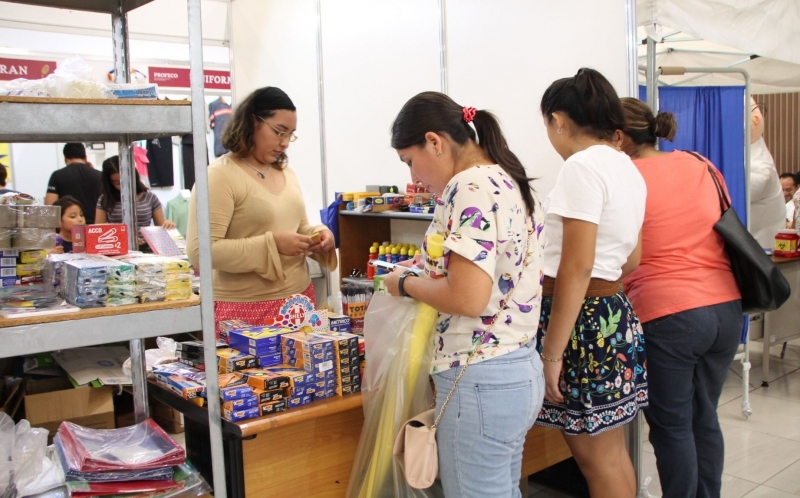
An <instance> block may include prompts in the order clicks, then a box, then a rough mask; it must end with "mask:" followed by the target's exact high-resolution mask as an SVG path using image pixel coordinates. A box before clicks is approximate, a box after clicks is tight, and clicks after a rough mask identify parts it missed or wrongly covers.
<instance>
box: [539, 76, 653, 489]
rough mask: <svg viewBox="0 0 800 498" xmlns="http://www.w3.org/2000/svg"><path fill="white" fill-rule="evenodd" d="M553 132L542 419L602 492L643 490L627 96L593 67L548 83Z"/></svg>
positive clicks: (643, 393)
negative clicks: (637, 434) (559, 162)
mask: <svg viewBox="0 0 800 498" xmlns="http://www.w3.org/2000/svg"><path fill="white" fill-rule="evenodd" d="M541 112H542V117H543V118H544V124H545V127H546V128H547V136H548V138H549V139H550V143H551V144H552V145H553V148H554V149H555V150H556V152H558V154H559V155H560V156H561V157H563V158H564V160H565V161H566V162H565V163H564V166H563V167H562V169H561V171H560V173H559V175H558V179H557V180H556V184H555V186H554V187H553V190H552V191H551V192H550V195H549V196H548V197H547V200H546V201H545V205H544V209H545V233H546V238H547V240H546V243H545V249H544V288H543V296H544V297H543V300H542V317H541V321H540V324H539V337H540V344H541V345H540V354H541V357H542V359H543V360H545V361H544V373H545V382H546V391H545V393H546V394H545V402H544V408H543V409H542V411H541V413H540V414H539V419H538V421H537V423H538V424H540V425H543V426H545V427H553V428H557V429H561V430H562V431H563V432H564V434H565V436H566V437H565V439H566V441H567V444H568V445H569V448H570V450H571V451H572V455H573V457H574V458H575V460H576V461H577V463H578V466H579V467H580V469H581V471H582V472H583V475H584V476H585V477H586V480H587V482H588V484H589V491H590V493H591V496H592V498H601V497H609V498H633V497H635V496H636V491H637V487H636V476H635V474H634V470H633V465H632V463H631V459H630V457H629V456H628V452H627V449H626V446H625V434H624V431H623V427H624V425H625V424H627V423H629V422H631V421H633V420H634V419H635V418H636V414H637V412H638V410H639V409H640V408H644V407H646V406H647V373H646V370H645V352H644V338H643V336H642V327H641V324H640V323H639V318H638V317H637V316H636V313H634V311H633V308H632V307H631V304H630V302H629V301H628V298H627V296H626V295H625V293H624V292H622V290H621V289H620V279H621V278H622V277H624V276H626V275H627V274H628V273H630V272H631V271H632V270H633V269H634V268H636V265H637V264H638V263H639V257H640V255H641V232H640V230H641V227H642V223H643V221H644V213H645V209H644V208H645V199H646V197H647V188H646V186H645V182H644V180H643V179H642V175H641V174H640V173H639V172H638V171H637V170H636V167H635V166H634V165H633V163H632V162H631V160H630V158H629V157H628V156H626V155H625V154H624V153H623V152H622V151H620V150H619V148H618V147H616V146H614V144H613V140H614V136H615V135H616V134H617V133H618V130H621V129H622V128H623V125H624V116H623V112H622V104H621V103H620V100H619V98H618V97H617V94H616V92H615V91H614V88H613V87H612V86H611V84H610V83H609V82H608V80H606V78H605V77H603V75H602V74H600V73H598V72H597V71H594V70H592V69H586V68H582V69H580V70H579V71H578V73H577V74H576V75H575V76H574V77H571V78H564V79H560V80H557V81H555V82H554V83H553V84H552V85H550V87H549V88H548V89H547V91H545V93H544V96H543V97H542V102H541Z"/></svg>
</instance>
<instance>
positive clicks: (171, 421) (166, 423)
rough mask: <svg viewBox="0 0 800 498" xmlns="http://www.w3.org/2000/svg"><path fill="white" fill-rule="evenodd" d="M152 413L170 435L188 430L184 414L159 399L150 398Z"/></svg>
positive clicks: (154, 418)
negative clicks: (185, 425)
mask: <svg viewBox="0 0 800 498" xmlns="http://www.w3.org/2000/svg"><path fill="white" fill-rule="evenodd" d="M150 413H151V416H152V417H153V420H155V421H156V422H157V423H158V425H160V426H161V427H162V428H163V429H164V430H165V431H167V432H168V433H170V434H180V433H182V432H184V431H185V430H186V428H185V427H184V422H183V413H181V412H179V411H178V410H176V409H174V408H172V407H171V406H169V405H167V404H164V403H162V402H160V401H158V400H157V399H153V398H150ZM129 425H132V424H129Z"/></svg>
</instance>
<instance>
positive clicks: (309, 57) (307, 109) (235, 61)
mask: <svg viewBox="0 0 800 498" xmlns="http://www.w3.org/2000/svg"><path fill="white" fill-rule="evenodd" d="M231 22H232V25H231V48H232V50H231V52H232V53H233V56H232V57H231V72H232V78H233V96H234V99H235V100H234V103H233V105H234V107H236V103H237V102H239V101H241V100H242V99H244V98H245V97H246V96H247V95H248V94H250V93H251V92H252V91H253V90H255V89H257V88H261V87H265V86H276V87H278V88H281V89H282V90H283V91H285V92H286V93H287V94H288V95H289V97H290V98H291V99H292V101H293V102H294V105H295V107H297V132H296V134H297V136H298V137H299V139H298V140H297V141H296V142H294V143H293V144H292V145H291V146H290V147H289V150H288V151H287V155H288V156H289V166H290V167H291V168H292V169H294V171H295V173H297V176H298V178H300V180H301V181H302V188H303V196H304V198H305V201H306V211H307V213H308V218H309V221H310V222H311V223H319V210H320V209H322V174H321V171H320V164H321V163H320V139H319V103H318V92H317V82H318V79H317V55H316V54H317V10H316V2H314V1H309V0H293V1H291V2H287V1H285V0H236V1H235V2H232V3H231Z"/></svg>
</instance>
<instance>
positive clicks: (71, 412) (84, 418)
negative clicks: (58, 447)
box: [25, 377, 114, 441]
mask: <svg viewBox="0 0 800 498" xmlns="http://www.w3.org/2000/svg"><path fill="white" fill-rule="evenodd" d="M113 392H114V391H113V388H111V387H88V386H84V387H78V388H74V387H72V384H71V383H70V381H69V380H68V379H67V378H66V377H56V378H53V379H45V380H30V379H28V381H27V382H26V385H25V418H26V419H28V421H29V422H30V423H31V427H42V428H44V429H47V430H48V431H50V436H49V438H48V441H52V437H53V436H54V435H55V433H56V431H57V430H58V427H59V426H60V425H61V422H63V421H65V420H68V421H70V422H73V423H75V424H78V425H81V426H84V427H91V428H92V429H113V428H114V400H113Z"/></svg>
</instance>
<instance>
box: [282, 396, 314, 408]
mask: <svg viewBox="0 0 800 498" xmlns="http://www.w3.org/2000/svg"><path fill="white" fill-rule="evenodd" d="M312 401H314V396H312V395H310V394H306V395H305V396H296V397H294V398H289V399H287V400H286V408H299V407H301V406H305V405H307V404H309V403H311V402H312Z"/></svg>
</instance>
